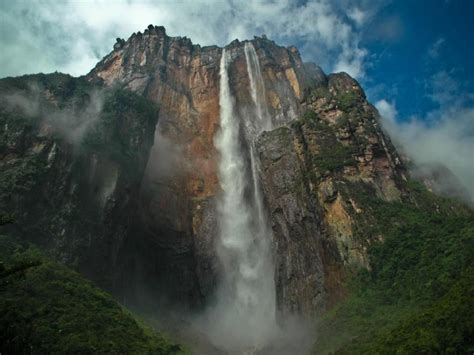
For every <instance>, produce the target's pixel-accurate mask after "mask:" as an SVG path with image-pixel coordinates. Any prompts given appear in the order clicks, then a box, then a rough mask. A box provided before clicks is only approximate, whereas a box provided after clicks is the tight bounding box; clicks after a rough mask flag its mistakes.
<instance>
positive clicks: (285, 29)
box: [0, 0, 367, 78]
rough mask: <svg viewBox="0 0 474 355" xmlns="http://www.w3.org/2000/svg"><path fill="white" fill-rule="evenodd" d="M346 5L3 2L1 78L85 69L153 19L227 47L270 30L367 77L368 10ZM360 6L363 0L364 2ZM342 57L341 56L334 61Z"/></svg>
mask: <svg viewBox="0 0 474 355" xmlns="http://www.w3.org/2000/svg"><path fill="white" fill-rule="evenodd" d="M337 3H338V2H334V1H329V0H309V1H307V2H306V3H304V4H300V5H298V4H297V3H295V2H293V1H290V0H281V1H278V2H275V1H269V0H261V1H257V0H252V1H244V0H241V1H231V0H226V1H224V0H208V1H204V0H196V1H163V2H160V3H155V2H151V1H143V0H140V1H139V0H128V1H126V0H117V1H111V0H109V1H66V2H61V3H57V2H56V1H51V0H50V1H47V0H45V1H41V2H23V1H21V2H2V3H0V18H1V19H2V21H1V23H0V31H1V33H2V37H1V39H0V41H1V44H2V49H3V50H2V52H3V55H2V56H1V58H0V77H1V76H6V75H19V74H23V73H25V72H29V73H31V72H40V71H42V72H50V71H54V70H58V71H66V72H69V73H71V74H73V75H80V74H85V73H86V72H87V71H88V70H90V69H91V68H92V67H93V66H94V65H95V63H96V62H97V61H98V60H100V59H101V57H103V56H104V55H106V54H107V53H108V52H109V51H110V50H111V48H112V45H113V43H114V42H115V38H116V37H123V38H128V37H129V36H130V35H131V34H132V33H133V32H138V31H143V30H144V29H145V28H146V27H147V26H148V24H155V25H163V26H165V27H166V29H167V32H168V33H169V34H170V35H172V36H187V37H190V38H191V39H192V40H193V42H194V43H199V44H202V45H212V44H217V45H220V46H222V45H225V44H227V43H229V42H230V41H231V40H233V39H235V38H239V39H240V40H243V39H247V38H253V36H254V35H260V34H262V33H265V34H266V35H267V36H268V37H269V38H271V39H274V40H275V41H277V42H278V43H281V44H284V45H289V44H297V45H299V46H300V47H301V48H300V49H301V52H302V53H303V55H304V57H305V59H306V60H312V61H315V62H316V63H318V64H320V65H322V66H323V68H324V69H326V70H328V71H340V70H344V71H347V72H348V73H349V74H351V75H352V76H354V77H356V78H357V77H358V78H360V77H362V76H363V75H364V64H365V63H364V60H365V57H366V54H367V52H366V50H365V49H364V48H362V47H361V46H360V38H359V34H358V32H357V30H356V29H355V28H354V26H353V22H355V23H356V25H362V24H363V22H364V20H365V19H366V17H367V16H366V11H365V10H364V9H363V8H362V7H360V6H359V7H357V6H356V5H355V7H352V8H351V10H350V12H349V14H344V13H343V12H341V10H340V8H338V7H337ZM356 3H357V2H356ZM334 58H336V60H335V61H334Z"/></svg>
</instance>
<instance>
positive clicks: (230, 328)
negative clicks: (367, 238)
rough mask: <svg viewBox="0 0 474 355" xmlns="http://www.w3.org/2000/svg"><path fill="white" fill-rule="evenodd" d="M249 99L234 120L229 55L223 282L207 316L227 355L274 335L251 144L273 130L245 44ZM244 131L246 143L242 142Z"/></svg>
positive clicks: (223, 141)
mask: <svg viewBox="0 0 474 355" xmlns="http://www.w3.org/2000/svg"><path fill="white" fill-rule="evenodd" d="M244 50H245V57H246V60H247V69H248V74H249V80H250V90H251V95H252V99H253V103H252V104H253V109H252V110H251V112H252V114H251V115H250V116H249V117H242V118H240V115H238V114H237V110H236V107H235V99H234V97H233V96H232V93H231V87H230V84H229V74H228V66H229V64H230V63H231V60H232V59H231V53H230V52H228V51H227V50H226V49H223V51H222V58H221V62H220V91H219V105H220V130H219V131H218V133H217V135H216V137H215V146H216V148H217V150H218V152H219V154H220V160H219V163H218V174H219V182H220V185H221V189H222V192H221V194H220V196H219V198H218V221H219V245H218V250H217V255H218V258H219V261H220V263H221V265H222V268H223V270H222V274H221V275H222V279H221V280H220V287H219V290H218V294H217V305H216V306H215V307H214V308H213V314H212V315H211V319H212V323H213V326H212V327H211V330H210V337H211V340H212V341H213V343H214V344H216V345H218V346H221V347H223V348H226V349H227V350H230V351H236V352H239V351H252V350H258V349H261V348H263V347H265V346H267V345H268V342H269V341H270V339H272V338H273V337H274V336H275V335H276V333H277V331H278V327H277V324H276V319H275V310H276V304H275V283H274V266H273V260H272V253H271V232H270V229H269V227H268V223H267V218H266V214H265V210H264V207H263V202H262V195H261V191H260V185H259V181H258V171H257V169H258V165H257V162H256V159H255V156H254V147H253V141H254V140H255V138H256V136H257V135H258V134H259V133H260V132H261V131H262V130H264V129H269V128H271V122H270V121H269V118H270V116H269V115H268V109H267V107H266V103H265V101H264V100H265V99H264V86H263V80H262V75H261V72H260V66H259V62H258V58H257V55H256V53H255V49H254V48H253V46H252V44H251V43H246V44H245V48H244ZM241 130H243V132H244V135H245V136H246V137H245V139H241V137H242V136H241Z"/></svg>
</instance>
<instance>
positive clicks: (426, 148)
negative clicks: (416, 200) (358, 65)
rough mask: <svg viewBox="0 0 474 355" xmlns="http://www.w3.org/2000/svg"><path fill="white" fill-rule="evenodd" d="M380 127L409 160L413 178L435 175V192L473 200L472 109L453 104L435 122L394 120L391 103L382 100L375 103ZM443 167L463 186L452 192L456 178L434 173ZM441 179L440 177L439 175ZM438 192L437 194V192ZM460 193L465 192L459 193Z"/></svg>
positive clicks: (473, 147)
mask: <svg viewBox="0 0 474 355" xmlns="http://www.w3.org/2000/svg"><path fill="white" fill-rule="evenodd" d="M376 107H377V108H378V110H379V112H380V114H381V116H382V124H383V126H384V128H385V129H386V130H387V132H388V133H389V135H390V137H391V138H392V140H393V141H394V143H395V145H396V146H397V148H398V149H399V150H400V152H401V153H403V154H405V155H407V156H408V158H409V159H410V160H411V161H412V163H413V166H412V167H411V170H412V173H413V175H414V176H415V177H422V176H430V175H435V178H436V175H438V178H437V186H436V188H435V189H434V190H435V192H438V193H441V194H446V195H449V196H453V197H458V198H462V199H463V201H464V202H466V203H469V204H471V205H472V204H473V201H474V158H473V152H474V109H472V108H469V107H464V106H458V105H453V106H451V107H449V108H446V109H444V110H443V111H442V112H439V117H437V118H435V119H431V120H430V119H425V120H421V119H419V118H412V119H411V120H410V121H407V122H400V121H397V111H396V109H395V105H394V104H390V103H388V102H387V101H385V100H381V101H379V102H377V103H376ZM440 167H445V168H447V169H449V171H450V172H451V173H452V174H454V176H455V177H456V178H457V180H458V181H459V183H460V184H461V185H462V186H460V187H459V189H455V188H454V189H453V185H452V184H453V182H455V179H454V180H453V179H451V178H449V177H448V175H449V172H446V174H443V173H442V172H441V173H440V172H437V171H436V170H438V171H439V170H440V169H442V168H440ZM440 174H441V175H442V176H439V175H440ZM437 189H438V191H436V190H437ZM459 190H464V191H466V194H464V195H463V194H460V193H459Z"/></svg>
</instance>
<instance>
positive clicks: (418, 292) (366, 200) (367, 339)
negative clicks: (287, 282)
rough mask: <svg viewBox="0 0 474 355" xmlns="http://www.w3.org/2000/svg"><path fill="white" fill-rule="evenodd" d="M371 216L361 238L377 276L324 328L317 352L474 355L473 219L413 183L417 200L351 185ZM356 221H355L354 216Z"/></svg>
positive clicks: (363, 222) (363, 219)
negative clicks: (367, 241) (389, 198)
mask: <svg viewBox="0 0 474 355" xmlns="http://www.w3.org/2000/svg"><path fill="white" fill-rule="evenodd" d="M347 185H348V191H351V192H352V193H355V196H354V197H355V199H356V201H357V204H358V205H359V206H360V207H361V208H362V209H363V211H364V213H362V214H360V215H359V217H357V223H358V233H359V235H360V236H359V237H365V238H370V237H374V236H376V235H382V236H383V241H380V242H375V243H373V244H372V245H371V246H370V247H369V256H370V265H371V268H372V270H371V272H368V271H366V270H362V271H359V272H358V273H357V275H355V277H354V278H353V280H352V282H351V284H350V286H349V289H350V290H351V295H350V296H349V297H348V299H347V300H346V301H345V302H344V303H342V304H341V305H340V306H338V307H337V308H336V309H334V310H333V311H332V312H330V314H328V315H327V316H326V318H325V319H324V321H323V322H322V323H321V325H320V329H319V341H318V343H317V347H316V353H321V352H323V353H324V352H329V351H336V353H344V354H346V353H347V354H352V353H353V354H367V353H380V354H385V353H403V354H405V353H412V354H417V353H470V352H472V351H473V350H474V297H473V295H474V282H473V281H474V276H473V275H474V265H473V260H474V259H473V256H474V213H473V212H472V211H470V210H468V209H467V208H465V207H463V206H460V205H459V204H457V203H455V202H453V201H450V200H447V199H442V198H439V197H436V196H434V195H432V194H430V193H429V192H427V191H426V190H425V189H424V188H422V187H421V186H420V184H418V183H416V182H415V183H414V182H409V183H408V184H407V185H408V186H409V187H410V189H411V198H412V199H413V200H412V201H411V202H410V201H405V202H391V203H389V202H384V201H382V200H380V199H378V198H376V197H375V193H374V191H370V189H368V187H367V186H365V185H363V184H360V183H359V184H356V183H352V184H351V183H349V182H347ZM354 215H356V214H354Z"/></svg>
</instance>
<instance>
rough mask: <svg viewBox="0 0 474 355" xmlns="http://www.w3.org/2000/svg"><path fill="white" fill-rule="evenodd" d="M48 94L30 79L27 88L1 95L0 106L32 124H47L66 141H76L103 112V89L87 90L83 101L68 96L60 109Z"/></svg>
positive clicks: (80, 138)
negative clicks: (86, 98) (16, 113)
mask: <svg viewBox="0 0 474 355" xmlns="http://www.w3.org/2000/svg"><path fill="white" fill-rule="evenodd" d="M50 95H51V94H50V93H49V91H48V90H47V89H45V88H42V87H41V86H39V85H38V84H37V83H34V82H31V83H29V84H28V89H27V90H26V91H22V90H13V91H11V92H9V93H7V94H2V95H0V107H1V108H2V111H5V112H19V113H21V114H22V115H24V117H25V118H26V119H28V120H31V122H32V123H33V122H34V124H38V125H40V126H45V127H47V129H48V130H51V131H52V132H54V133H56V134H58V135H60V136H61V137H62V138H64V139H65V140H66V141H67V142H69V143H71V144H75V145H77V144H79V143H80V142H81V141H82V138H83V137H84V134H85V133H86V132H87V131H88V130H89V129H90V128H91V127H92V126H93V125H94V124H95V122H97V120H98V119H99V117H100V114H101V113H102V108H103V102H104V95H103V92H102V91H100V90H97V89H93V90H89V91H88V92H87V95H88V100H87V101H86V102H78V101H77V100H75V99H70V100H68V101H67V102H66V105H64V107H61V108H60V107H58V106H57V105H56V104H55V100H56V99H55V98H54V97H51V96H50ZM48 97H49V99H47V98H48Z"/></svg>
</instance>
